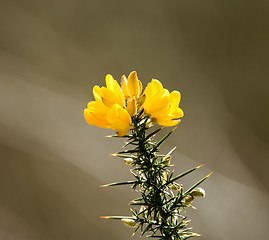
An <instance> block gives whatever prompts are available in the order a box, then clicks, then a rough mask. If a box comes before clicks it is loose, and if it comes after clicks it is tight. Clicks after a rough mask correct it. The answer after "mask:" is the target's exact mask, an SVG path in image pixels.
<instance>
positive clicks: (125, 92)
mask: <svg viewBox="0 0 269 240" xmlns="http://www.w3.org/2000/svg"><path fill="white" fill-rule="evenodd" d="M121 90H122V92H123V95H124V97H125V98H126V99H129V98H130V94H129V91H128V87H127V78H126V77H125V75H123V76H122V77H121Z"/></svg>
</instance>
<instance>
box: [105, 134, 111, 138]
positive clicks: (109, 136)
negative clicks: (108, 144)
mask: <svg viewBox="0 0 269 240" xmlns="http://www.w3.org/2000/svg"><path fill="white" fill-rule="evenodd" d="M105 137H106V138H111V137H113V136H112V135H107V136H105Z"/></svg>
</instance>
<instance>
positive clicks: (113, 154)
mask: <svg viewBox="0 0 269 240" xmlns="http://www.w3.org/2000/svg"><path fill="white" fill-rule="evenodd" d="M109 155H111V156H113V157H117V153H110V154H109Z"/></svg>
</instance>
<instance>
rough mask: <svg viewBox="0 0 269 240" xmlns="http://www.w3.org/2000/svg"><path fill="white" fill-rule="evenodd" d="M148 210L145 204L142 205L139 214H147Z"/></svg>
mask: <svg viewBox="0 0 269 240" xmlns="http://www.w3.org/2000/svg"><path fill="white" fill-rule="evenodd" d="M147 213H148V211H147V210H146V207H145V206H144V205H142V206H141V208H140V210H139V214H142V216H143V217H145V216H146V215H147Z"/></svg>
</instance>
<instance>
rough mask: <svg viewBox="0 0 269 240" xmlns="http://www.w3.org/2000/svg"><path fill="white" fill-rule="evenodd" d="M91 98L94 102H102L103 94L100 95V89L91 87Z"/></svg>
mask: <svg viewBox="0 0 269 240" xmlns="http://www.w3.org/2000/svg"><path fill="white" fill-rule="evenodd" d="M92 91H93V96H94V98H95V100H96V101H101V100H102V97H103V94H102V91H101V88H100V87H99V86H97V85H95V86H94V87H93V90H92Z"/></svg>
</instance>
